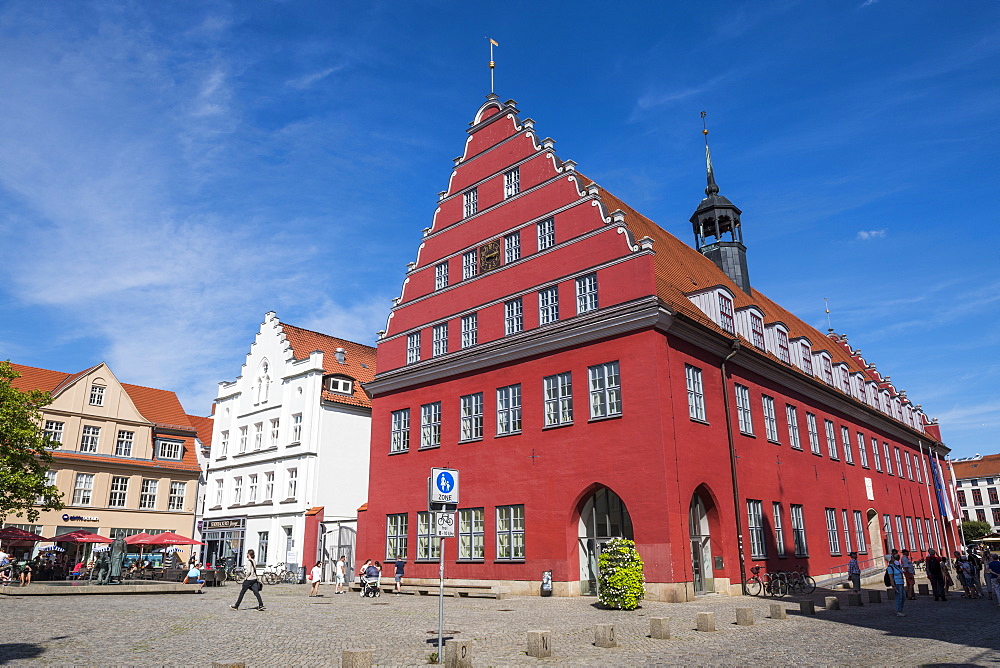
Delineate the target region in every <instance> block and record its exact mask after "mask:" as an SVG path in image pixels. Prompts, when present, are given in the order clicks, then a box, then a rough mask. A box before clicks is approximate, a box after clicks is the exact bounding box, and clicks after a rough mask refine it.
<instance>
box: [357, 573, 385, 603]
mask: <svg viewBox="0 0 1000 668" xmlns="http://www.w3.org/2000/svg"><path fill="white" fill-rule="evenodd" d="M370 570H372V571H375V572H374V573H372V574H371V575H369V574H368V573H362V574H361V597H362V598H365V597H367V598H376V597H378V596H381V595H382V588H381V587H380V586H379V584H380V582H379V581H380V580H381V578H380V577H379V573H378V571H377V570H375V568H371V567H370Z"/></svg>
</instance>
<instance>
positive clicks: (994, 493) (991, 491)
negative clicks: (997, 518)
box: [986, 487, 1000, 506]
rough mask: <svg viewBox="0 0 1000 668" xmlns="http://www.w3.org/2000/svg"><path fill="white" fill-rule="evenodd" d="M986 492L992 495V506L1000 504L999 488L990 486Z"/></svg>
mask: <svg viewBox="0 0 1000 668" xmlns="http://www.w3.org/2000/svg"><path fill="white" fill-rule="evenodd" d="M986 493H987V494H988V495H989V497H990V505H991V506H995V505H997V504H1000V500H998V499H997V488H996V487H990V488H988V489H987V490H986Z"/></svg>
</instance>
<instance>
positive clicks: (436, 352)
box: [431, 322, 448, 357]
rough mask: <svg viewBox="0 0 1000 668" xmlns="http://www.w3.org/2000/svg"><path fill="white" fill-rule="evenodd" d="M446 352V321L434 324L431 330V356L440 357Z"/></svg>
mask: <svg viewBox="0 0 1000 668" xmlns="http://www.w3.org/2000/svg"><path fill="white" fill-rule="evenodd" d="M447 353H448V323H446V322H442V323H439V324H437V325H434V327H433V329H432V330H431V357H440V356H441V355H446V354H447Z"/></svg>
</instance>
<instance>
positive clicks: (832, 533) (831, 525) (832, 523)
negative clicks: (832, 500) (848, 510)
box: [826, 508, 841, 557]
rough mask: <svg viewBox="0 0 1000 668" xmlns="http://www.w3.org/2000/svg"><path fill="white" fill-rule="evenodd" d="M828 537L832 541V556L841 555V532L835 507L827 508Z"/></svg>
mask: <svg viewBox="0 0 1000 668" xmlns="http://www.w3.org/2000/svg"><path fill="white" fill-rule="evenodd" d="M826 537H827V540H829V541H830V556H831V557H839V556H840V554H841V552H840V533H839V530H838V529H837V511H836V509H834V508H827V509H826Z"/></svg>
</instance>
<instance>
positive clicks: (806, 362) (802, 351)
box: [799, 341, 813, 376]
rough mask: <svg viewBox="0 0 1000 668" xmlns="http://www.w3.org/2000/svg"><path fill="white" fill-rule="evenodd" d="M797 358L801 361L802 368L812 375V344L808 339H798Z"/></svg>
mask: <svg viewBox="0 0 1000 668" xmlns="http://www.w3.org/2000/svg"><path fill="white" fill-rule="evenodd" d="M799 355H800V357H799V359H800V361H801V363H802V370H803V371H805V372H806V373H807V374H809V375H810V376H811V375H813V362H812V346H810V345H809V342H808V341H799Z"/></svg>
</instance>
